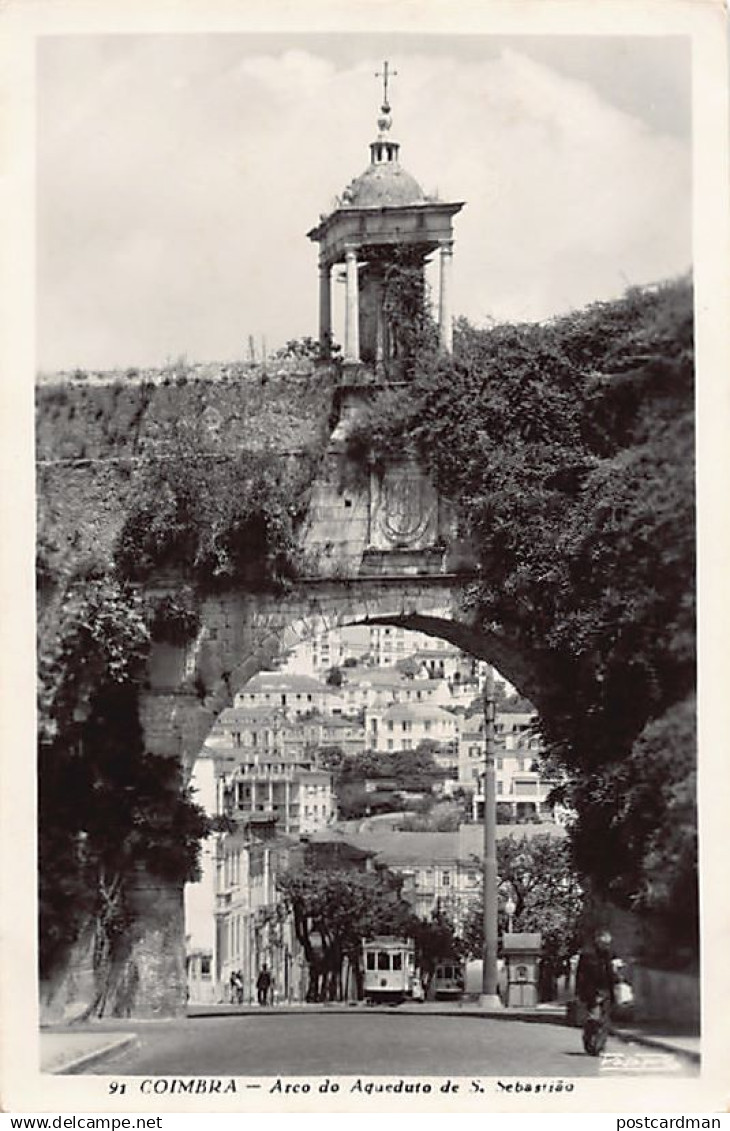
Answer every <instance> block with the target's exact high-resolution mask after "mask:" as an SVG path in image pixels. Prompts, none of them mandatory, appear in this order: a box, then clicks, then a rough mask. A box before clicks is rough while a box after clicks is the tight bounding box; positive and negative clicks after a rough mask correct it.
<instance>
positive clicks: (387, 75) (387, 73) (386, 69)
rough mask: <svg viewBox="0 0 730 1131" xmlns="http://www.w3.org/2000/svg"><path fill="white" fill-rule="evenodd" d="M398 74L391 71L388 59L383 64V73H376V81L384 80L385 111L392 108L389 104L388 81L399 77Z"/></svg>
mask: <svg viewBox="0 0 730 1131" xmlns="http://www.w3.org/2000/svg"><path fill="white" fill-rule="evenodd" d="M397 74H398V72H397V71H391V70H390V69H389V67H388V60H387V59H386V60H385V62H384V63H383V69H382V71H376V72H375V77H376V79H382V80H383V109H384V110H386V111H387V110H389V109H390V106H389V104H388V79H389V78H392V77H393V76H394V75H397Z"/></svg>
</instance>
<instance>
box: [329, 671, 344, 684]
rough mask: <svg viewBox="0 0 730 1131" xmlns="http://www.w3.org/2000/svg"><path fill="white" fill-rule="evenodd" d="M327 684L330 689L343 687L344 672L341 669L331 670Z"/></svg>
mask: <svg viewBox="0 0 730 1131" xmlns="http://www.w3.org/2000/svg"><path fill="white" fill-rule="evenodd" d="M327 683H328V684H329V686H330V687H342V672H341V671H340V669H339V668H337V667H334V668H330V670H329V671H328V672H327Z"/></svg>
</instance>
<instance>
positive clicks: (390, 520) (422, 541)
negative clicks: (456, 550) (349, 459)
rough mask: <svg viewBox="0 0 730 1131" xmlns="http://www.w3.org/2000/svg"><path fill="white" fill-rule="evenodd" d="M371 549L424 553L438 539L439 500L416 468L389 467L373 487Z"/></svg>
mask: <svg viewBox="0 0 730 1131" xmlns="http://www.w3.org/2000/svg"><path fill="white" fill-rule="evenodd" d="M370 498H371V524H370V545H371V546H372V547H373V548H374V549H380V550H387V549H394V548H396V547H402V548H407V549H413V550H418V549H423V548H425V547H426V546H432V545H433V544H434V542H435V541H436V538H437V536H438V498H437V495H436V491H435V490H434V487H433V485H432V484H431V483H430V481H429V480H428V479H427V478H426V476H425V475H424V474H423V472H422V471H420V470H419V468H418V467H417V466H415V465H414V464H401V465H396V466H395V467H389V468H388V469H387V470H386V471H385V472H384V474H383V475H382V477H380V476H375V475H374V476H373V479H372V483H371V494H370Z"/></svg>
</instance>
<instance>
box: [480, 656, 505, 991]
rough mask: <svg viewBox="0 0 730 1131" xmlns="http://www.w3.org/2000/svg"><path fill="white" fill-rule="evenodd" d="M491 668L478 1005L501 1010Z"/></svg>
mask: <svg viewBox="0 0 730 1131" xmlns="http://www.w3.org/2000/svg"><path fill="white" fill-rule="evenodd" d="M494 712H495V704H494V669H493V668H492V665H491V664H489V665H488V666H487V678H486V681H485V684H484V815H483V820H484V950H483V952H482V992H481V996H480V998H479V1004H480V1005H482V1006H487V1007H488V1008H489V1009H501V1008H502V1002H501V1001H500V998H499V994H498V992H497V990H498V985H497V789H496V784H495V771H494Z"/></svg>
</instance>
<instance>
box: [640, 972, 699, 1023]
mask: <svg viewBox="0 0 730 1131" xmlns="http://www.w3.org/2000/svg"><path fill="white" fill-rule="evenodd" d="M631 979H632V985H633V989H634V1017H635V1018H636V1020H637V1021H653V1022H661V1023H663V1024H665V1025H671V1026H672V1027H673V1028H674V1027H682V1028H684V1027H686V1028H691V1029H696V1030H697V1031H698V1032H699V1028H700V1012H701V1010H700V979H699V975H698V974H684V973H680V972H678V971H675V970H652V969H650V968H649V967H647V966H638V965H636V966H634V967H633V968H632V972H631Z"/></svg>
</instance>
